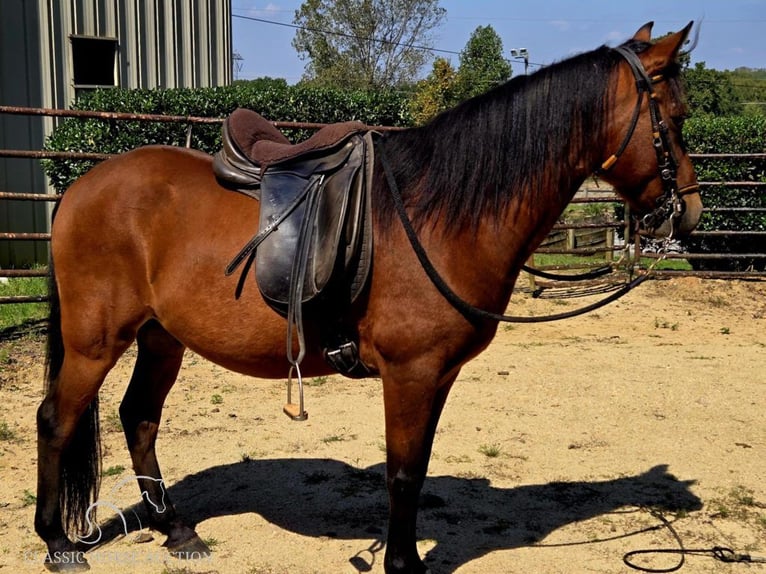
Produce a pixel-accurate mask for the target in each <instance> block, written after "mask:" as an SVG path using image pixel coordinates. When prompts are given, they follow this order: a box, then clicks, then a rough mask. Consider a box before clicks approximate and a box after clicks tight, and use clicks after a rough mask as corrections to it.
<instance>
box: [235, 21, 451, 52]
mask: <svg viewBox="0 0 766 574" xmlns="http://www.w3.org/2000/svg"><path fill="white" fill-rule="evenodd" d="M231 16H232V18H239V19H241V20H251V21H253V22H261V23H263V24H273V25H275V26H284V27H285V28H293V29H294V30H306V31H307V32H317V33H319V34H329V35H332V36H340V37H342V38H351V39H354V40H363V41H365V42H377V43H378V44H390V45H392V46H405V47H407V48H413V49H415V50H425V51H427V52H439V53H441V54H454V55H458V56H459V55H460V52H455V51H454V50H441V49H439V48H429V47H428V46H418V45H416V44H402V43H401V42H393V41H391V40H381V39H379V38H362V37H360V36H356V35H354V34H346V33H343V32H334V31H332V30H322V29H320V28H309V27H307V26H298V25H297V24H288V23H287V22H278V21H276V20H267V19H265V18H256V17H254V16H243V15H241V14H232V15H231Z"/></svg>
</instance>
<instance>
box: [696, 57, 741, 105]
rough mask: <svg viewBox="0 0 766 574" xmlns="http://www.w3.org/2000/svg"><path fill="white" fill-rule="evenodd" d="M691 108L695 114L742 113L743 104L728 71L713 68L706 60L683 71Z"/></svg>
mask: <svg viewBox="0 0 766 574" xmlns="http://www.w3.org/2000/svg"><path fill="white" fill-rule="evenodd" d="M683 82H684V86H685V89H686V96H687V98H688V100H689V109H690V111H691V114H692V115H694V116H700V115H713V116H732V115H737V114H740V113H742V104H741V103H740V101H739V98H738V97H737V94H736V93H735V92H734V86H733V85H732V82H731V77H730V75H729V74H728V73H727V72H721V71H718V70H711V69H709V68H706V67H705V63H704V62H697V64H695V66H694V68H689V69H686V70H684V71H683Z"/></svg>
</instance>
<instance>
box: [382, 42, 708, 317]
mask: <svg viewBox="0 0 766 574" xmlns="http://www.w3.org/2000/svg"><path fill="white" fill-rule="evenodd" d="M616 50H617V52H618V53H619V54H620V55H621V56H622V57H623V58H624V59H625V60H626V61H627V63H628V65H629V66H630V69H631V71H632V72H633V75H634V76H635V78H636V86H637V89H638V102H637V104H636V107H635V109H634V111H633V115H632V118H631V123H630V129H629V130H628V133H627V134H626V136H625V138H624V139H623V141H622V143H621V144H620V146H619V148H618V150H617V152H615V153H614V154H613V155H612V156H610V157H609V159H607V160H606V161H605V162H604V163H603V164H602V166H601V170H602V171H606V170H608V169H610V168H611V167H612V166H613V165H614V164H615V163H616V162H617V160H618V159H619V157H620V155H621V154H622V153H623V152H624V151H625V149H626V148H627V146H628V144H629V142H630V140H631V139H632V137H633V133H634V131H635V129H636V126H637V124H638V120H639V118H640V112H641V105H642V102H643V96H644V92H646V93H648V94H649V110H650V115H651V120H652V130H653V134H654V149H655V151H656V153H657V165H658V169H659V171H660V176H661V178H662V183H663V190H664V193H663V196H662V198H661V199H660V206H659V207H658V208H657V209H655V210H654V211H653V212H652V213H650V214H649V215H647V216H646V217H645V218H644V222H645V223H647V224H649V223H650V222H651V223H652V224H653V223H654V222H655V220H656V219H657V218H659V217H661V216H664V219H669V220H671V228H673V227H674V226H673V221H672V220H673V219H675V218H677V217H680V216H681V214H682V213H683V208H684V204H683V201H682V200H681V196H682V195H685V194H688V193H694V192H696V191H697V186H696V185H694V186H688V187H686V188H684V189H683V190H681V191H680V192H679V190H678V184H677V181H676V167H677V162H676V160H675V158H674V157H673V154H672V153H671V149H670V146H669V145H668V141H667V126H666V125H665V124H664V123H663V121H662V118H661V117H660V114H659V106H658V105H657V102H656V101H654V90H653V88H652V84H653V82H654V81H659V80H660V79H662V76H656V77H655V78H650V77H649V76H648V75H647V73H646V71H645V70H644V67H643V65H642V63H641V60H640V59H639V58H638V56H637V55H636V54H635V53H634V52H632V51H631V50H630V49H628V48H625V47H623V46H620V47H618V48H617V49H616ZM376 149H377V151H378V153H380V162H381V165H382V166H383V171H384V172H385V175H386V180H387V182H388V188H389V191H390V192H391V197H392V199H393V202H394V207H395V208H396V212H397V214H398V215H399V219H400V220H401V222H402V226H403V227H404V231H405V233H406V235H407V239H408V240H409V242H410V245H411V246H412V249H413V251H414V252H415V255H416V256H417V258H418V261H419V262H420V265H421V266H422V267H423V270H424V271H425V273H426V275H428V278H429V279H430V280H431V282H432V283H433V285H434V286H435V287H436V289H437V290H438V291H439V293H441V295H442V296H443V297H444V298H445V299H446V300H447V301H448V302H449V303H450V305H452V306H453V307H454V308H455V309H457V310H458V311H459V312H460V313H461V314H462V315H463V316H464V317H465V318H466V319H468V320H469V321H474V322H475V321H482V320H491V321H502V322H506V323H543V322H549V321H559V320H562V319H569V318H571V317H577V316H578V315H583V314H585V313H589V312H591V311H594V310H596V309H599V308H600V307H603V306H605V305H608V304H609V303H612V302H614V301H616V300H617V299H619V298H620V297H622V296H623V295H625V294H627V293H628V292H629V291H631V290H632V289H634V288H635V287H637V286H638V285H640V284H641V283H643V282H644V281H646V280H647V279H648V278H649V277H650V276H651V272H652V270H653V269H654V267H655V266H656V265H657V264H658V263H659V262H660V261H661V260H662V259H664V254H665V250H666V248H667V245H668V243H669V242H670V239H671V238H672V231H671V234H670V236H668V237H667V238H666V239H665V242H664V244H663V248H662V251H661V254H660V257H659V258H658V259H656V260H655V261H654V263H653V264H652V265H651V266H650V267H649V269H647V271H646V272H645V273H643V274H641V275H639V276H637V277H635V278H633V279H632V280H630V281H628V282H627V283H625V284H624V285H623V286H622V287H620V288H619V289H617V290H616V291H615V292H614V293H611V294H610V295H608V296H607V297H605V298H603V299H601V300H600V301H596V302H594V303H591V304H590V305H586V306H584V307H581V308H579V309H575V310H572V311H567V312H565V313H555V314H552V315H543V316H537V317H524V316H519V315H504V314H499V313H493V312H491V311H487V310H486V309H481V308H479V307H476V306H474V305H472V304H471V303H469V302H467V301H466V300H465V299H463V298H461V297H460V296H459V295H458V294H457V293H455V291H453V290H452V288H451V287H450V286H449V285H448V284H447V282H446V281H445V280H444V279H443V278H442V276H441V275H440V274H439V272H438V271H437V270H436V268H435V267H434V266H433V264H432V263H431V260H430V259H429V257H428V254H427V253H426V250H425V248H424V247H423V244H422V243H421V242H420V240H419V239H418V235H417V232H416V231H415V229H414V228H413V226H412V222H411V221H410V218H409V216H408V215H407V209H406V208H405V206H404V200H403V199H402V194H401V192H400V191H399V186H398V185H397V183H396V177H395V176H394V173H393V170H392V169H391V164H390V162H389V161H388V157H387V156H386V150H385V145H377V146H376ZM523 268H524V270H525V271H527V272H530V273H533V274H535V275H540V276H545V275H543V273H544V272H542V271H539V270H537V269H532V268H529V267H527V266H524V267H523ZM610 270H611V268H610ZM596 272H599V271H598V270H596V271H594V272H593V273H596ZM601 274H603V273H601ZM585 275H588V274H585ZM597 276H600V275H597ZM553 277H555V278H556V279H561V278H562V276H558V275H553V274H548V278H553ZM576 278H578V279H579V278H582V276H574V277H572V276H570V277H568V278H567V279H566V280H576Z"/></svg>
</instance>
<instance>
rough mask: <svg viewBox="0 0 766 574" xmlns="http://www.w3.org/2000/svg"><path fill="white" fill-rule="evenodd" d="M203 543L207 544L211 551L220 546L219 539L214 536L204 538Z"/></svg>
mask: <svg viewBox="0 0 766 574" xmlns="http://www.w3.org/2000/svg"><path fill="white" fill-rule="evenodd" d="M202 542H204V543H205V544H207V546H208V548H210V549H211V550H212V549H213V548H214V547H216V546H218V544H219V542H218V539H217V538H213V537H212V536H208V537H207V538H203V539H202Z"/></svg>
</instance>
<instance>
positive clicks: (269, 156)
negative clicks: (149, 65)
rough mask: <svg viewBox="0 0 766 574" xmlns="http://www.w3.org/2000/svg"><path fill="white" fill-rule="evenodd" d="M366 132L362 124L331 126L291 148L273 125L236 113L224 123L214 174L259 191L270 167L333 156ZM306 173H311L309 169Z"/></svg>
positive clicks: (246, 112)
mask: <svg viewBox="0 0 766 574" xmlns="http://www.w3.org/2000/svg"><path fill="white" fill-rule="evenodd" d="M364 132H367V126H365V125H364V124H363V123H361V122H356V121H351V122H341V123H337V124H329V125H327V126H324V127H323V128H321V129H320V130H318V131H317V132H315V133H314V135H312V136H311V137H310V138H308V139H307V140H305V141H303V142H300V143H298V144H291V143H290V141H289V140H288V139H287V138H286V137H285V135H284V134H283V133H282V132H280V131H279V130H278V129H277V128H276V127H275V126H274V124H272V123H271V122H270V121H268V120H267V119H266V118H264V117H263V116H261V115H260V114H259V113H257V112H254V111H252V110H248V109H245V108H238V109H236V110H234V111H233V112H232V113H231V115H230V116H229V117H228V118H227V119H226V120H225V121H224V123H223V129H222V149H221V151H219V152H218V153H217V154H216V156H215V161H214V163H213V171H214V172H215V174H216V176H217V177H218V178H219V179H221V180H223V181H226V182H228V183H231V184H234V185H236V186H240V187H245V188H249V189H251V188H257V187H258V186H259V185H260V182H261V174H262V173H263V172H265V171H266V169H268V167H269V166H270V165H275V164H282V163H293V162H295V163H299V162H303V161H304V160H305V163H307V164H310V163H311V162H310V161H309V160H311V159H312V158H313V159H319V160H321V158H322V157H323V156H326V155H331V154H332V151H333V149H334V148H335V147H336V146H338V145H339V144H341V143H342V142H344V141H345V140H346V139H347V138H348V137H350V136H352V135H354V134H361V133H364ZM305 169H312V168H311V166H310V165H309V166H307V167H306V168H304V171H305Z"/></svg>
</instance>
